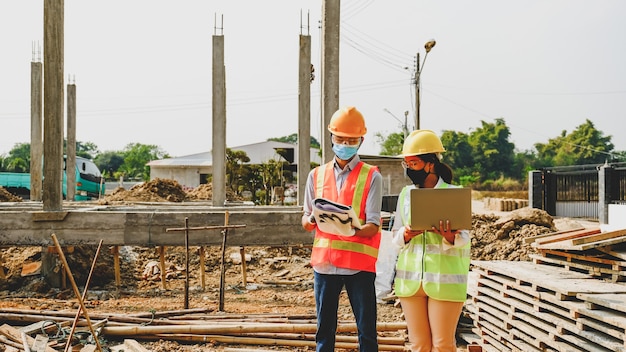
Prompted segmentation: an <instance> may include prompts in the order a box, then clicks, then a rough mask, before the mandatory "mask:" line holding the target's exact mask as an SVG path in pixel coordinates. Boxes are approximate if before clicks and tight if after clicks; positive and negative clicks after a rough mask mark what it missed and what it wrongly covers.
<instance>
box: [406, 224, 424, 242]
mask: <svg viewBox="0 0 626 352" xmlns="http://www.w3.org/2000/svg"><path fill="white" fill-rule="evenodd" d="M423 233H424V230H411V227H410V226H408V225H407V226H405V227H404V243H409V242H410V241H411V240H412V239H413V237H415V236H418V235H421V234H423Z"/></svg>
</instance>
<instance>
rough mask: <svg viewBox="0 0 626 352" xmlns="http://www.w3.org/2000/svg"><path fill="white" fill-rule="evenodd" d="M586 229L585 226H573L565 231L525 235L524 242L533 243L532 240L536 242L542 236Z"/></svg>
mask: <svg viewBox="0 0 626 352" xmlns="http://www.w3.org/2000/svg"><path fill="white" fill-rule="evenodd" d="M584 229H585V228H584V227H576V228H573V229H567V230H563V231H555V232H548V233H542V234H540V235H536V236H530V237H525V238H524V242H525V243H532V242H535V241H536V240H538V239H540V238H546V237H551V236H555V235H560V234H564V233H569V232H574V231H581V230H584Z"/></svg>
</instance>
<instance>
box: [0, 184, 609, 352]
mask: <svg viewBox="0 0 626 352" xmlns="http://www.w3.org/2000/svg"><path fill="white" fill-rule="evenodd" d="M3 191H4V190H3V189H1V188H0V201H16V200H15V199H14V198H10V197H9V196H7V195H6V194H5V192H3ZM227 196H230V197H233V196H232V195H228V194H227ZM194 197H195V198H194ZM210 197H211V192H210V185H209V186H208V187H207V186H204V187H203V188H202V189H200V188H199V189H196V190H191V191H184V190H183V189H182V187H180V186H179V185H178V184H177V183H176V182H175V181H171V180H155V181H151V182H149V183H146V184H142V185H138V186H135V187H134V188H133V189H131V190H123V189H119V190H116V191H115V192H113V193H112V194H110V195H108V196H107V197H106V198H105V199H103V200H101V202H102V203H103V204H112V203H115V202H128V203H132V202H133V201H152V202H153V201H170V202H172V201H173V202H180V201H188V200H190V199H210ZM472 212H473V228H472V230H471V235H472V259H474V260H507V261H529V260H531V259H530V255H532V254H533V253H535V250H534V249H533V248H532V247H531V246H530V245H529V244H528V243H526V242H525V241H524V238H526V237H533V236H537V235H540V234H545V233H550V232H555V231H561V230H565V229H569V228H579V227H589V226H591V227H593V226H597V223H595V222H593V221H591V222H589V221H581V220H577V219H567V218H565V219H553V218H552V217H551V216H549V215H548V214H547V213H545V212H544V211H541V210H538V209H531V208H527V207H525V208H521V209H517V210H514V211H506V212H505V211H495V210H492V209H487V208H485V202H483V201H482V200H480V199H475V200H473V204H472ZM111 249H112V248H102V250H101V251H100V254H99V255H98V257H97V258H96V260H95V261H94V256H95V252H96V248H94V247H92V246H87V247H74V248H72V249H71V250H70V249H68V250H67V253H65V255H66V257H67V260H68V265H69V267H70V270H71V272H72V276H73V279H74V281H75V282H76V284H77V285H78V286H79V287H80V290H81V292H82V290H83V289H84V285H85V283H86V282H87V279H88V277H89V273H90V270H93V274H92V276H91V280H90V281H89V282H90V283H89V287H88V290H87V295H86V297H85V300H84V304H85V306H84V307H85V309H86V310H87V312H88V313H89V314H93V315H94V317H100V316H101V315H102V314H104V315H107V314H110V315H117V314H123V315H127V316H129V317H135V316H137V317H138V316H142V317H145V316H148V317H149V316H151V315H154V316H158V315H159V313H164V314H165V315H167V313H168V312H177V311H183V312H188V313H191V312H193V313H194V315H191V316H193V317H195V318H198V319H202V320H205V321H206V320H210V319H212V318H217V317H223V316H228V317H231V318H234V317H241V318H242V319H243V318H244V317H245V318H246V319H251V320H254V321H257V322H264V321H267V322H270V321H274V320H276V319H281V320H282V321H289V320H293V321H299V322H302V321H309V322H314V321H315V301H314V296H313V272H312V269H311V267H310V265H309V258H310V252H311V249H310V246H307V245H304V246H291V247H244V248H243V249H242V248H241V247H226V250H225V252H224V253H222V248H221V247H219V246H207V247H205V248H204V249H203V251H204V253H205V254H204V268H205V270H204V273H203V272H202V271H201V270H200V257H199V254H200V248H199V247H190V248H189V256H188V257H187V255H186V251H185V248H184V247H171V248H165V249H164V253H165V256H164V257H165V261H166V265H165V268H164V269H165V273H166V275H165V276H166V278H167V279H166V281H165V283H163V282H162V280H161V274H160V270H162V268H161V267H160V265H159V260H160V255H159V248H154V247H152V248H147V247H135V246H133V247H130V246H129V247H122V248H120V254H121V262H120V265H121V277H120V284H119V285H117V284H116V280H115V273H114V270H113V268H114V265H113V255H112V253H111ZM41 250H42V248H40V247H19V248H18V247H9V248H2V249H1V252H0V254H1V258H2V263H1V265H2V267H1V269H2V273H0V274H4V279H2V280H0V297H1V298H2V299H1V301H0V322H2V323H5V322H10V325H12V326H14V327H19V325H18V324H17V323H16V322H15V321H13V320H12V319H9V317H13V316H14V315H13V314H18V315H20V314H21V315H27V314H31V313H32V314H41V316H42V320H43V319H45V318H44V317H45V316H46V315H47V314H48V313H49V312H74V313H73V314H75V312H76V311H77V310H78V309H79V308H80V304H79V300H78V299H77V296H76V294H75V291H74V290H73V288H72V285H71V279H69V280H68V279H67V278H66V280H65V287H62V288H53V287H50V285H48V283H47V282H46V281H45V280H44V279H43V278H41V276H40V275H37V274H36V271H35V274H32V273H28V271H27V270H25V268H27V267H28V264H30V263H36V262H38V261H39V260H40V259H41ZM223 254H224V258H225V262H224V263H225V266H224V273H225V275H224V278H225V281H224V283H223V285H222V286H221V287H222V289H223V291H222V292H223V295H222V294H221V293H220V281H221V260H222V255H223ZM242 254H243V255H244V257H243V260H245V272H244V271H243V268H244V266H242V264H241V260H242V256H241V255H242ZM187 258H188V260H189V275H188V277H187V275H186V271H185V267H186V262H187ZM92 263H95V265H93V268H92ZM25 274H26V275H25ZM244 274H245V278H246V282H245V283H244V282H243V280H244V279H243V278H244ZM203 275H204V280H203V278H202V276H203ZM203 281H204V282H203ZM185 287H188V290H185ZM186 292H187V294H186ZM220 299H221V300H220ZM155 319H158V318H155ZM190 319H191V318H190ZM339 319H340V321H341V322H348V323H350V322H353V321H354V319H353V315H352V311H351V308H350V305H349V302H348V300H347V297H346V295H345V293H344V294H342V298H341V305H340V308H339ZM94 320H97V319H94ZM242 321H243V320H242ZM246 321H247V320H246ZM378 321H379V323H397V322H403V317H402V311H401V309H400V307H399V305H397V304H394V301H393V300H389V301H386V302H384V303H380V304H379V305H378ZM25 324H27V323H25V322H24V323H23V325H25ZM463 324H467V325H468V330H469V328H471V321H469V322H464V319H463V317H462V319H461V323H460V324H459V329H460V330H462V329H463ZM0 325H1V324H0ZM82 329H83V330H84V329H85V328H84V326H83V328H82ZM304 335H305V334H304V333H303V334H301V336H302V338H301V339H306V338H305V337H304ZM308 335H310V334H308ZM383 336H384V337H395V338H403V339H404V338H406V331H404V330H403V329H399V330H397V331H387V332H381V337H383ZM134 338H135V339H136V340H137V341H139V342H140V343H141V345H142V346H143V347H144V348H145V349H147V350H150V351H155V352H156V351H220V350H230V351H236V350H240V351H245V350H248V351H252V350H255V351H264V350H282V351H313V350H315V348H314V347H311V346H308V347H306V346H304V347H303V346H286V345H283V344H281V343H279V342H274V343H272V342H271V341H272V340H271V339H267V338H265V340H263V341H270V342H264V344H260V345H254V344H248V343H246V344H240V343H238V341H241V338H242V337H241V336H239V337H235V338H233V339H232V341H229V342H221V341H224V340H221V341H217V340H211V339H208V340H207V341H205V342H201V343H200V342H195V341H184V339H183V338H177V337H174V336H172V337H163V338H158V339H156V341H148V340H145V339H142V338H141V337H140V336H136V337H134ZM103 341H104V344H105V345H106V346H112V345H116V344H119V343H121V342H122V341H121V340H119V339H115V338H111V337H108V336H106V335H105V336H103ZM0 346H1V341H0ZM79 346H80V344H78V343H77V344H76V346H75V347H74V350H77V351H78V350H80V349H79ZM55 349H57V350H62V348H58V346H57V347H56V348H55ZM458 351H467V348H466V341H464V340H463V339H459V346H458Z"/></svg>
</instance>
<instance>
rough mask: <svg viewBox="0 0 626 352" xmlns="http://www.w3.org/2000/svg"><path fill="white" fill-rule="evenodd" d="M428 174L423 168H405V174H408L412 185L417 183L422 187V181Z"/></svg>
mask: <svg viewBox="0 0 626 352" xmlns="http://www.w3.org/2000/svg"><path fill="white" fill-rule="evenodd" d="M429 174H430V173H429V172H426V170H424V169H421V170H413V169H409V168H406V175H407V176H409V178H410V179H411V181H412V182H413V184H414V185H418V186H420V187H424V181H425V180H426V177H427V176H428V175H429Z"/></svg>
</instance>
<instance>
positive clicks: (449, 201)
mask: <svg viewBox="0 0 626 352" xmlns="http://www.w3.org/2000/svg"><path fill="white" fill-rule="evenodd" d="M471 192H472V190H471V189H470V188H461V187H459V188H416V189H412V190H411V229H413V230H430V229H431V228H432V227H433V226H434V227H436V228H439V221H440V220H443V221H444V226H445V221H446V220H449V221H450V226H451V227H452V229H455V230H469V229H471V228H472V193H471Z"/></svg>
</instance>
